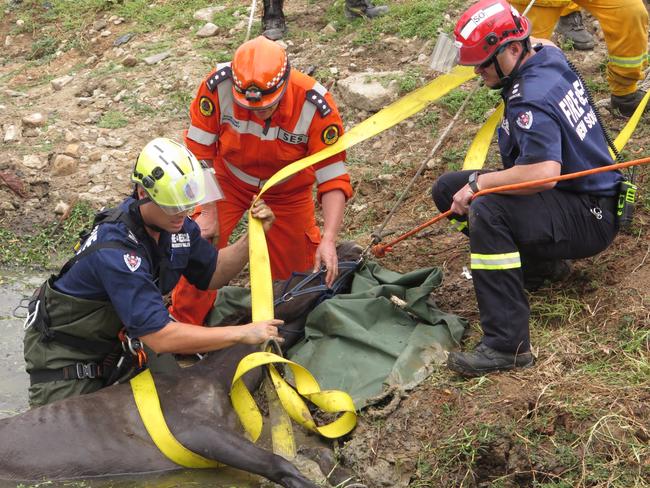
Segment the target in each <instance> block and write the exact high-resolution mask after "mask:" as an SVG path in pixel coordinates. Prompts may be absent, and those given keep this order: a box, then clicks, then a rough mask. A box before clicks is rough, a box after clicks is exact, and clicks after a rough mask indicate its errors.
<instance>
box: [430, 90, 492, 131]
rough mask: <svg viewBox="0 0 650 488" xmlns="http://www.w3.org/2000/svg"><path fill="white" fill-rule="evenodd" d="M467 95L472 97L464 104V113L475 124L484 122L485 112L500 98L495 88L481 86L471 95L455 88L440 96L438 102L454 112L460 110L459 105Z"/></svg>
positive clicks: (451, 112) (450, 111)
mask: <svg viewBox="0 0 650 488" xmlns="http://www.w3.org/2000/svg"><path fill="white" fill-rule="evenodd" d="M468 96H471V97H472V98H471V99H470V100H468V102H467V105H466V106H465V114H464V115H465V116H466V117H467V118H468V119H469V120H471V121H472V122H474V123H476V124H478V123H481V122H484V121H485V119H486V114H487V112H488V111H489V110H492V109H494V107H496V106H497V103H498V102H499V100H500V96H499V92H498V91H496V90H489V89H487V88H481V89H480V90H477V91H476V92H474V94H473V95H470V94H468V92H466V91H463V90H461V89H456V90H453V91H451V92H450V93H449V94H447V95H445V96H444V97H442V98H441V99H440V101H439V102H438V103H439V104H440V105H442V106H443V107H444V108H446V109H447V111H448V112H449V113H450V114H455V113H456V112H458V111H459V110H460V107H461V105H462V104H463V102H464V101H465V99H466V98H467V97H468Z"/></svg>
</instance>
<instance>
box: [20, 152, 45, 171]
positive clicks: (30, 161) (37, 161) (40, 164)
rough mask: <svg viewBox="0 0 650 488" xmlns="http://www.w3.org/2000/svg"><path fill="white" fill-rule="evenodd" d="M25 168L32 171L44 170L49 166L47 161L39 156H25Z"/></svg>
mask: <svg viewBox="0 0 650 488" xmlns="http://www.w3.org/2000/svg"><path fill="white" fill-rule="evenodd" d="M23 166H26V167H27V168H31V169H43V168H45V166H47V160H45V159H42V158H41V157H40V156H38V155H37V154H26V155H25V156H23Z"/></svg>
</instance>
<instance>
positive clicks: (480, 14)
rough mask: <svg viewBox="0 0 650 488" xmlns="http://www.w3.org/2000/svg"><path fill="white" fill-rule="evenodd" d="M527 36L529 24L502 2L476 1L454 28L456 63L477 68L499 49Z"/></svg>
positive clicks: (507, 4) (512, 8)
mask: <svg viewBox="0 0 650 488" xmlns="http://www.w3.org/2000/svg"><path fill="white" fill-rule="evenodd" d="M529 35H530V22H529V21H528V19H527V18H526V17H522V16H521V15H519V12H517V10H516V9H515V8H514V7H512V6H511V5H510V4H509V3H508V2H506V0H480V1H479V2H477V3H475V4H474V5H472V6H471V7H470V8H468V9H467V10H466V11H465V13H463V15H461V17H460V20H459V21H458V23H457V24H456V28H455V29H454V37H455V38H456V43H457V45H458V46H459V52H460V59H459V63H460V64H463V65H466V66H478V65H480V64H483V63H484V62H485V61H487V60H488V59H490V58H491V57H492V56H494V54H495V53H496V51H497V49H499V47H501V46H503V45H504V44H507V43H510V42H512V41H522V40H524V39H526V38H527V37H528V36H529Z"/></svg>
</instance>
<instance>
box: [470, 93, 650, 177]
mask: <svg viewBox="0 0 650 488" xmlns="http://www.w3.org/2000/svg"><path fill="white" fill-rule="evenodd" d="M649 99H650V92H648V93H646V94H645V96H644V97H643V99H642V100H641V103H639V106H638V107H637V108H636V110H635V111H634V113H633V114H632V117H630V119H629V120H628V121H627V123H626V124H625V127H623V130H621V132H620V133H619V134H618V136H617V137H616V139H615V140H614V146H616V149H617V150H619V151H621V150H622V149H623V148H624V147H625V144H627V142H628V141H629V140H630V137H632V134H633V133H634V130H635V129H636V126H637V125H638V123H639V120H641V116H642V115H643V111H644V110H645V107H646V105H647V104H648V100H649ZM503 109H504V105H503V102H501V103H499V105H498V106H497V108H496V109H495V111H494V113H493V114H492V115H490V117H489V118H488V119H487V120H486V121H485V123H484V124H483V126H482V127H481V128H480V129H479V131H478V132H477V133H476V136H475V137H474V140H473V141H472V144H471V145H470V147H469V149H468V150H467V154H466V155H465V162H464V163H463V169H465V170H469V169H481V168H482V167H483V165H484V164H485V160H486V158H487V153H488V150H489V148H490V143H491V142H492V136H493V135H494V131H495V130H496V128H497V125H498V124H499V122H500V121H501V119H502V118H503ZM609 153H610V155H611V156H612V159H615V156H614V152H613V151H612V149H611V148H610V149H609Z"/></svg>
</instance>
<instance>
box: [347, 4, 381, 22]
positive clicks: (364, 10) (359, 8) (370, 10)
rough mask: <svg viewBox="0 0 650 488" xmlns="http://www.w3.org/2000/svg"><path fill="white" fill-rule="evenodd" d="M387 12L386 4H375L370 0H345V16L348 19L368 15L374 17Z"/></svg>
mask: <svg viewBox="0 0 650 488" xmlns="http://www.w3.org/2000/svg"><path fill="white" fill-rule="evenodd" d="M387 12H388V7H387V6H386V5H378V6H375V5H373V4H372V2H370V0H345V16H346V17H347V18H348V19H355V18H357V17H368V18H369V19H374V18H375V17H379V16H381V15H384V14H385V13H387Z"/></svg>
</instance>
